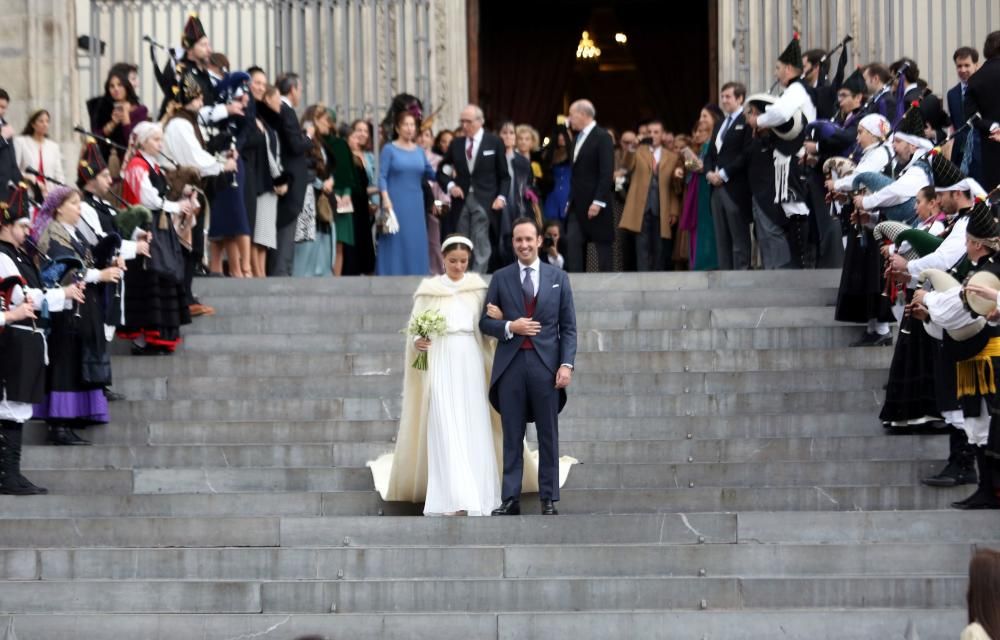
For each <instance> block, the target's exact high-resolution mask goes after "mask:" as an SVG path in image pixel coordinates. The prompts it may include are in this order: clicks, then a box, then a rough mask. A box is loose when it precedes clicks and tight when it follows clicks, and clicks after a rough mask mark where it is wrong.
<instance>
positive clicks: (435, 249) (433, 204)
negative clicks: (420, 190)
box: [417, 118, 448, 276]
mask: <svg viewBox="0 0 1000 640" xmlns="http://www.w3.org/2000/svg"><path fill="white" fill-rule="evenodd" d="M432 124H433V118H428V119H427V120H424V122H423V123H422V124H421V125H420V136H419V137H418V140H417V142H418V143H419V144H420V147H421V148H422V149H423V150H424V154H425V155H426V156H427V162H429V163H430V164H431V167H433V169H434V171H435V172H436V171H437V169H438V166H439V165H440V164H441V156H440V155H438V154H437V153H435V152H434V131H433V129H432V128H431V125H432ZM428 190H429V194H428ZM428 195H429V198H430V203H429V205H430V206H428V207H426V208H427V210H428V211H427V256H428V259H429V260H430V266H431V275H435V276H439V275H441V274H442V273H444V262H443V261H442V259H441V216H442V214H443V211H442V208H443V205H444V200H443V199H442V198H443V197H445V196H447V195H448V194H446V193H445V192H444V189H442V188H441V185H439V184H438V183H437V180H428V181H427V186H426V188H425V189H424V196H425V199H427V197H428ZM439 203H440V204H439Z"/></svg>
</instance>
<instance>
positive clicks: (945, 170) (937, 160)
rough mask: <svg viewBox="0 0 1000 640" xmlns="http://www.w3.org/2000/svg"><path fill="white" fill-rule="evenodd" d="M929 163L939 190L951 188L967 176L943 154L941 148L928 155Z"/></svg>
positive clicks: (932, 150)
mask: <svg viewBox="0 0 1000 640" xmlns="http://www.w3.org/2000/svg"><path fill="white" fill-rule="evenodd" d="M927 162H928V163H929V164H930V165H931V176H932V177H933V179H934V186H935V187H937V188H941V187H950V186H952V185H956V184H958V183H959V182H961V181H962V180H965V178H966V175H965V174H964V173H962V170H961V169H959V168H958V167H956V166H955V163H953V162H952V161H951V160H949V159H948V158H945V157H944V154H942V153H941V147H935V148H934V149H931V151H930V152H929V153H928V154H927Z"/></svg>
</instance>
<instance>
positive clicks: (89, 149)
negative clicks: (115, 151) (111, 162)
mask: <svg viewBox="0 0 1000 640" xmlns="http://www.w3.org/2000/svg"><path fill="white" fill-rule="evenodd" d="M107 168H108V165H107V164H105V162H104V156H102V155H101V149H100V148H99V147H98V146H97V140H95V139H94V138H91V137H89V136H88V137H87V146H85V147H84V148H83V153H81V154H80V166H79V168H78V169H77V173H78V175H79V177H80V183H81V184H86V183H87V182H88V181H90V180H93V179H94V178H96V177H97V175H98V174H99V173H101V172H102V171H104V170H105V169H107Z"/></svg>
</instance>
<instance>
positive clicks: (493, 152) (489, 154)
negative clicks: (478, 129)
mask: <svg viewBox="0 0 1000 640" xmlns="http://www.w3.org/2000/svg"><path fill="white" fill-rule="evenodd" d="M495 153H496V151H494V150H493V149H490V150H489V151H483V156H484V157H485V156H492V155H493V154H495Z"/></svg>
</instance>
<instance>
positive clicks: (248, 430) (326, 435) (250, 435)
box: [29, 412, 909, 445]
mask: <svg viewBox="0 0 1000 640" xmlns="http://www.w3.org/2000/svg"><path fill="white" fill-rule="evenodd" d="M31 426H32V425H29V430H30V427H31ZM127 428H128V426H127V425H120V424H118V423H112V424H109V425H104V426H101V427H99V428H97V429H93V430H91V431H89V432H88V435H91V434H92V435H94V436H95V439H96V437H97V436H100V435H101V434H103V433H107V434H108V435H114V436H116V437H118V432H119V431H124V430H125V429H127ZM398 429H399V423H398V421H395V420H370V421H365V420H317V421H306V422H295V423H289V422H274V421H271V422H267V421H261V422H227V421H220V422H186V423H184V422H153V423H152V424H150V425H149V427H148V438H144V439H143V440H142V442H143V443H144V444H145V443H149V444H165V445H183V444H190V445H195V444H209V445H211V444H221V445H230V444H232V445H243V444H284V443H300V444H330V443H333V442H368V441H382V442H385V441H389V440H391V439H392V438H394V437H395V436H396V432H397V431H398ZM880 431H881V430H880V427H878V423H877V420H876V419H875V418H874V417H873V416H872V414H871V413H870V412H865V413H836V412H829V413H822V414H815V413H800V414H785V415H755V416H754V415H742V416H725V417H710V416H690V417H674V418H669V419H665V418H562V419H560V420H559V432H560V434H562V436H563V438H564V439H565V440H567V441H569V440H574V441H600V442H609V441H611V442H619V441H646V440H681V439H687V437H688V434H691V438H692V439H695V440H699V439H709V440H711V439H724V438H725V439H739V438H809V437H824V436H831V435H835V436H843V437H847V436H870V435H872V434H875V433H880ZM528 437H529V439H533V435H532V429H531V428H530V427H529V434H528ZM893 437H894V438H906V437H909V436H893Z"/></svg>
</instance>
